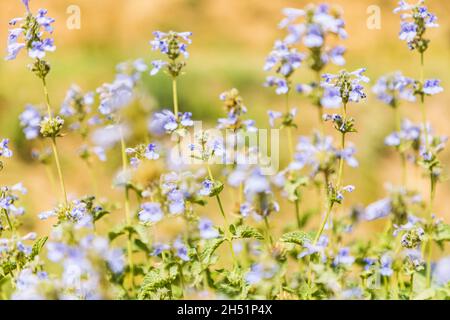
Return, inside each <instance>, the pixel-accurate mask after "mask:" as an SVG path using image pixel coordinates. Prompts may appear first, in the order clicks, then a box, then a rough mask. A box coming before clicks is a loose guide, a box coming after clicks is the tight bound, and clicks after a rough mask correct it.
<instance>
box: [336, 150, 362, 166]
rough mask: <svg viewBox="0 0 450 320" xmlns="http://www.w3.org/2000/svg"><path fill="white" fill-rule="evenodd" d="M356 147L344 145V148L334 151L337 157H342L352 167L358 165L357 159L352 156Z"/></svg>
mask: <svg viewBox="0 0 450 320" xmlns="http://www.w3.org/2000/svg"><path fill="white" fill-rule="evenodd" d="M355 153H356V149H355V148H354V147H353V146H349V147H346V148H345V149H344V150H339V151H336V156H337V158H343V159H344V161H345V162H346V163H347V165H349V166H350V167H352V168H356V167H357V166H358V165H359V162H358V160H356V158H355V157H354V155H355Z"/></svg>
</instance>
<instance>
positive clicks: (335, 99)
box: [320, 87, 342, 108]
mask: <svg viewBox="0 0 450 320" xmlns="http://www.w3.org/2000/svg"><path fill="white" fill-rule="evenodd" d="M320 103H321V105H322V106H323V107H325V108H339V107H340V106H341V104H342V98H341V92H340V90H339V88H336V87H325V88H324V92H323V96H322V98H321V99H320Z"/></svg>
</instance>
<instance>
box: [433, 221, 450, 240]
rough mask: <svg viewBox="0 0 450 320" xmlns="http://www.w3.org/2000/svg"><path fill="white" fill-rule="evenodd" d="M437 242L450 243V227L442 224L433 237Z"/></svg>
mask: <svg viewBox="0 0 450 320" xmlns="http://www.w3.org/2000/svg"><path fill="white" fill-rule="evenodd" d="M433 238H434V240H436V241H450V225H448V224H446V223H440V224H439V225H438V226H437V228H436V231H435V233H434V236H433Z"/></svg>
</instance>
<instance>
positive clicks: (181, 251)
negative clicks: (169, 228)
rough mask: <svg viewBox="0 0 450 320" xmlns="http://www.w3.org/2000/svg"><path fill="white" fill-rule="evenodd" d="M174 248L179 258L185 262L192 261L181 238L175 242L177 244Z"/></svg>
mask: <svg viewBox="0 0 450 320" xmlns="http://www.w3.org/2000/svg"><path fill="white" fill-rule="evenodd" d="M173 248H174V249H175V251H176V255H177V257H178V258H180V259H181V260H183V261H189V260H191V259H190V258H189V254H188V248H187V247H186V245H185V244H184V243H183V241H182V240H181V239H180V238H177V239H176V240H175V242H174V243H173Z"/></svg>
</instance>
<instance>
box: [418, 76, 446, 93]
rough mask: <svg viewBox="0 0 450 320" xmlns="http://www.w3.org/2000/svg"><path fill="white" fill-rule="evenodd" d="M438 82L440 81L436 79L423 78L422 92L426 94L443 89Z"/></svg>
mask: <svg viewBox="0 0 450 320" xmlns="http://www.w3.org/2000/svg"><path fill="white" fill-rule="evenodd" d="M440 83H441V81H440V80H438V79H429V80H425V83H424V85H423V92H424V93H425V94H428V95H434V94H438V93H440V92H442V91H444V89H442V87H441V86H440Z"/></svg>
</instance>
